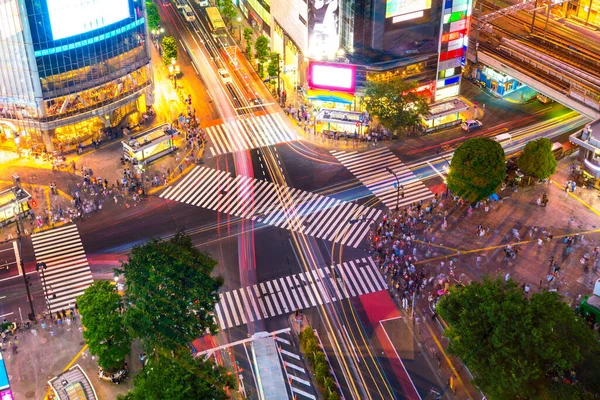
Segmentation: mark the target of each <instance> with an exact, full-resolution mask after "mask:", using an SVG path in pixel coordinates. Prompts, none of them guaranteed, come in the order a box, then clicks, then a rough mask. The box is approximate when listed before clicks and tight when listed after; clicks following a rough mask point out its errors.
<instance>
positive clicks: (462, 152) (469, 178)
mask: <svg viewBox="0 0 600 400" xmlns="http://www.w3.org/2000/svg"><path fill="white" fill-rule="evenodd" d="M505 177H506V160H505V157H504V150H503V149H502V146H500V143H498V142H496V141H494V140H492V139H488V138H473V139H469V140H467V141H466V142H464V143H463V144H461V145H460V146H459V147H458V148H457V149H456V151H455V152H454V155H453V156H452V162H451V164H450V172H449V173H448V181H447V183H448V188H449V189H450V190H452V192H453V193H454V194H456V195H458V196H460V197H462V198H463V199H465V200H467V201H473V202H474V201H479V200H482V199H485V198H486V197H488V196H490V195H492V194H493V193H495V192H496V190H497V189H498V187H499V186H500V185H501V184H502V181H504V178H505Z"/></svg>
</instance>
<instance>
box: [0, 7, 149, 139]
mask: <svg viewBox="0 0 600 400" xmlns="http://www.w3.org/2000/svg"><path fill="white" fill-rule="evenodd" d="M144 7H145V3H144V2H143V1H135V0H71V1H65V0H0V130H1V132H0V142H2V143H5V142H6V141H12V140H14V141H15V143H16V144H17V147H27V144H29V143H32V144H33V143H36V142H43V143H44V144H45V146H46V148H47V149H48V150H52V149H53V148H54V147H56V146H57V145H61V146H64V145H76V144H78V143H80V142H82V141H85V140H87V139H89V138H93V137H97V136H98V135H99V134H100V133H101V132H102V131H103V129H105V128H108V127H111V126H115V125H117V124H118V123H119V122H120V121H121V120H122V119H123V117H124V116H125V115H127V114H130V113H132V112H133V113H137V112H145V111H146V110H147V106H149V105H150V103H151V102H152V90H153V82H152V71H151V67H150V55H149V49H148V44H147V43H146V34H145V32H146V26H145V24H146V21H145V18H144V16H145V10H144Z"/></svg>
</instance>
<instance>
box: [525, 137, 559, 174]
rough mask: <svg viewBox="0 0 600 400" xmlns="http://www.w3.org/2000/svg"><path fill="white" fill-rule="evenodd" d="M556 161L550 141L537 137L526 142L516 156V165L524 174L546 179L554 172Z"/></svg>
mask: <svg viewBox="0 0 600 400" xmlns="http://www.w3.org/2000/svg"><path fill="white" fill-rule="evenodd" d="M557 165H558V162H557V161H556V158H555V157H554V154H553V153H552V142H551V141H550V140H548V139H546V138H539V139H536V140H532V141H531V142H529V143H527V145H526V146H525V149H524V150H523V152H522V153H521V154H520V155H519V158H517V166H518V167H519V168H520V169H521V170H522V171H523V173H525V175H528V176H533V177H535V178H538V179H546V178H548V177H549V176H550V175H552V174H553V173H555V172H556V166H557Z"/></svg>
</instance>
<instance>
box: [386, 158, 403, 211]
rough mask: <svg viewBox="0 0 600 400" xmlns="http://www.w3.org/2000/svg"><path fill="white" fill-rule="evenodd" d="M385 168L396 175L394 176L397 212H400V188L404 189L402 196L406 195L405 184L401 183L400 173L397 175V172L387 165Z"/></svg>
mask: <svg viewBox="0 0 600 400" xmlns="http://www.w3.org/2000/svg"><path fill="white" fill-rule="evenodd" d="M385 170H386V171H387V172H389V173H390V174H392V175H394V178H396V189H397V191H396V212H398V210H400V190H402V197H404V186H402V185H400V179H399V178H398V175H396V173H395V172H394V171H393V170H392V169H391V168H390V167H385Z"/></svg>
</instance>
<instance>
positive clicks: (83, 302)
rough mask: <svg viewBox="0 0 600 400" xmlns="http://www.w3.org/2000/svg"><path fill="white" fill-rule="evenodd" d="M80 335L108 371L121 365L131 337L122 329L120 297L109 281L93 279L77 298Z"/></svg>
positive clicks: (129, 347)
mask: <svg viewBox="0 0 600 400" xmlns="http://www.w3.org/2000/svg"><path fill="white" fill-rule="evenodd" d="M77 304H78V305H79V311H80V312H81V323H82V324H83V325H84V326H85V328H86V329H85V330H84V331H83V338H84V339H85V341H86V343H87V344H88V346H89V348H90V353H92V354H93V355H95V356H97V357H98V365H99V366H100V367H102V368H103V369H105V370H107V371H115V370H117V369H119V368H121V367H122V366H123V362H124V361H125V357H127V355H128V354H129V352H130V351H131V337H130V336H129V332H128V331H127V330H126V329H123V314H122V310H123V309H122V306H123V304H122V299H121V296H119V294H118V293H117V291H116V287H115V286H114V285H112V283H111V282H108V281H96V282H94V283H92V284H91V285H90V287H88V288H87V289H86V290H85V292H83V294H82V295H81V296H79V297H78V298H77Z"/></svg>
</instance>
